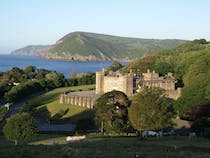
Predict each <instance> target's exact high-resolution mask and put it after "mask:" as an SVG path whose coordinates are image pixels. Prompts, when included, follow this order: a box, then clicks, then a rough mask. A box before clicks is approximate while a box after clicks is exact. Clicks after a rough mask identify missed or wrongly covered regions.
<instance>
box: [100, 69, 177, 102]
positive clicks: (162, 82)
mask: <svg viewBox="0 0 210 158" xmlns="http://www.w3.org/2000/svg"><path fill="white" fill-rule="evenodd" d="M106 73H107V72H106ZM106 73H105V70H102V71H98V72H96V94H98V95H102V94H104V93H106V92H110V91H112V90H118V91H122V92H124V93H125V94H126V95H127V96H128V97H130V96H133V95H134V94H135V93H136V92H139V91H138V88H141V87H159V88H162V89H164V90H165V91H166V94H167V95H168V97H169V98H172V99H177V98H178V97H180V96H181V89H180V88H178V89H176V87H175V84H176V80H175V79H174V77H173V75H172V73H168V74H167V75H166V76H160V75H159V73H155V71H153V72H150V71H149V70H147V72H146V73H142V75H140V76H136V75H134V74H133V73H132V72H130V73H128V74H120V73H118V72H109V74H106Z"/></svg>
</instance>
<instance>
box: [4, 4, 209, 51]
mask: <svg viewBox="0 0 210 158" xmlns="http://www.w3.org/2000/svg"><path fill="white" fill-rule="evenodd" d="M209 8H210V1H209V0H0V54H6V53H10V52H11V51H12V50H14V49H17V48H21V47H24V46H27V45H37V44H41V45H46V44H53V43H55V42H56V41H57V40H59V39H60V38H62V37H63V36H64V35H66V34H68V33H70V32H74V31H84V32H94V33H103V34H111V35H117V36H125V37H139V38H155V39H174V38H176V39H187V40H193V39H197V38H206V39H207V40H210V9H209Z"/></svg>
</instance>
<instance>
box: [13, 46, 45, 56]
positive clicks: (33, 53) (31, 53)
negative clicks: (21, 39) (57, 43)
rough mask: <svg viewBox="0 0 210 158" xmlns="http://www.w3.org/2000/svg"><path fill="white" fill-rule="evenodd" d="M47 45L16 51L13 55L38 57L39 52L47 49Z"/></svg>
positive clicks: (27, 47)
mask: <svg viewBox="0 0 210 158" xmlns="http://www.w3.org/2000/svg"><path fill="white" fill-rule="evenodd" d="M47 47H48V46H47V45H45V46H44V45H30V46H26V47H24V48H20V49H16V50H14V51H12V52H11V54H13V55H29V56H36V55H37V53H38V52H40V51H42V50H43V49H45V48H47Z"/></svg>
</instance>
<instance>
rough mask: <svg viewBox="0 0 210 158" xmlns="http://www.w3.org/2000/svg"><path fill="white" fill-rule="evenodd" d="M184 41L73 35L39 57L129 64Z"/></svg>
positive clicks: (45, 50)
mask: <svg viewBox="0 0 210 158" xmlns="http://www.w3.org/2000/svg"><path fill="white" fill-rule="evenodd" d="M184 42H185V41H184V40H176V39H167V40H156V39H140V38H127V37H118V36H111V35H104V34H95V33H86V32H73V33H70V34H67V35H66V36H64V37H63V38H61V39H60V40H58V41H57V42H56V43H55V44H54V45H51V46H49V47H46V48H44V49H42V50H41V51H40V52H39V53H38V55H39V56H41V57H44V58H47V59H59V60H79V61H103V60H119V61H129V60H133V59H135V58H137V57H141V56H145V55H147V54H151V53H152V52H155V51H157V50H160V49H165V48H174V47H177V46H179V45H180V44H182V43H184Z"/></svg>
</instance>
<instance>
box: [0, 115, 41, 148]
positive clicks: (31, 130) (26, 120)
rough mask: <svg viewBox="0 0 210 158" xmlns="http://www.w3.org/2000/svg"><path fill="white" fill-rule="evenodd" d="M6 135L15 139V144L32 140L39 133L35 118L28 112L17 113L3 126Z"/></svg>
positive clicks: (10, 138) (11, 139)
mask: <svg viewBox="0 0 210 158" xmlns="http://www.w3.org/2000/svg"><path fill="white" fill-rule="evenodd" d="M3 133H4V135H5V137H6V138H7V139H8V140H10V141H13V142H14V143H15V145H17V144H18V143H25V142H28V141H29V140H31V138H32V137H33V136H36V135H37V133H38V128H37V127H36V125H35V122H34V120H33V118H32V117H31V116H30V115H29V114H27V113H20V114H16V115H14V116H12V117H10V118H8V119H7V120H6V124H5V126H4V127H3Z"/></svg>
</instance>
